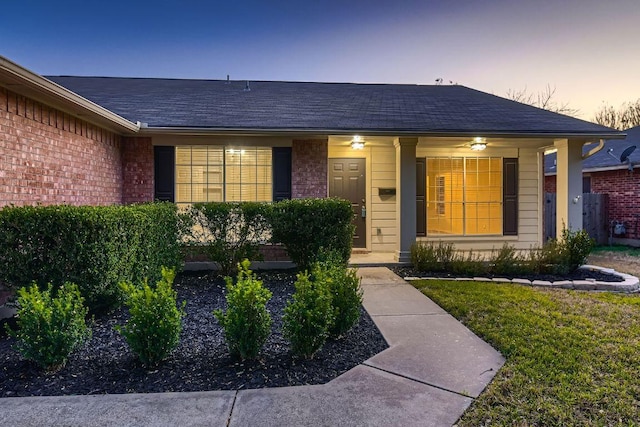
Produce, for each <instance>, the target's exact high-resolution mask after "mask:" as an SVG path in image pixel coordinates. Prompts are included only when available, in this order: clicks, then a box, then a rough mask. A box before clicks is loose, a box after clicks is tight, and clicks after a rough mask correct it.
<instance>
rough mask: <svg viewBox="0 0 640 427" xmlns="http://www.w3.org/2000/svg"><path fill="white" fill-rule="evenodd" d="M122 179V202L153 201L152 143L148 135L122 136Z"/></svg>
mask: <svg viewBox="0 0 640 427" xmlns="http://www.w3.org/2000/svg"><path fill="white" fill-rule="evenodd" d="M122 179H123V188H122V203H140V202H151V201H153V196H154V180H153V145H152V144H151V138H150V137H124V138H122Z"/></svg>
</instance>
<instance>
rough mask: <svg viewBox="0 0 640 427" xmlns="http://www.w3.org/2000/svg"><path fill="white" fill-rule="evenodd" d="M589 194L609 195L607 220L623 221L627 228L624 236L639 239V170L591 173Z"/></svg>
mask: <svg viewBox="0 0 640 427" xmlns="http://www.w3.org/2000/svg"><path fill="white" fill-rule="evenodd" d="M590 175H591V192H592V193H607V194H608V195H609V209H608V211H609V219H610V220H612V221H623V222H624V223H625V225H626V228H627V234H626V235H625V236H624V237H626V238H629V239H639V238H640V169H634V170H633V173H631V172H629V170H628V169H618V170H612V171H605V172H596V173H591V174H590Z"/></svg>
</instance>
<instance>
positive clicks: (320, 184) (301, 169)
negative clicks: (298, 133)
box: [291, 139, 329, 199]
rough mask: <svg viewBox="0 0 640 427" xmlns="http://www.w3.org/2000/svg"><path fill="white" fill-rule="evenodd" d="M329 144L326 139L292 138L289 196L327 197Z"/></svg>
mask: <svg viewBox="0 0 640 427" xmlns="http://www.w3.org/2000/svg"><path fill="white" fill-rule="evenodd" d="M328 156H329V144H328V140H326V139H315V140H294V141H293V143H292V146H291V197H292V198H294V199H300V198H304V197H318V198H322V197H327V195H328V192H327V168H328V160H327V158H328Z"/></svg>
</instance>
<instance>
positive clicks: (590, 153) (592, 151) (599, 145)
mask: <svg viewBox="0 0 640 427" xmlns="http://www.w3.org/2000/svg"><path fill="white" fill-rule="evenodd" d="M603 148H604V139H601V140H600V143H599V144H598V145H597V146H596V147H593V148H592V149H591V150H589V151H588V152H587V153H586V154H583V155H582V160H586V159H588V158H589V157H591V156H593V155H594V154H596V153H597V152H598V151H600V150H602V149H603Z"/></svg>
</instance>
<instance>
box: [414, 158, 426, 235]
mask: <svg viewBox="0 0 640 427" xmlns="http://www.w3.org/2000/svg"><path fill="white" fill-rule="evenodd" d="M426 167H427V159H425V158H424V157H422V158H417V159H416V235H417V236H426V235H427V203H426V200H427V185H426V184H427V183H426V181H427V170H426Z"/></svg>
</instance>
